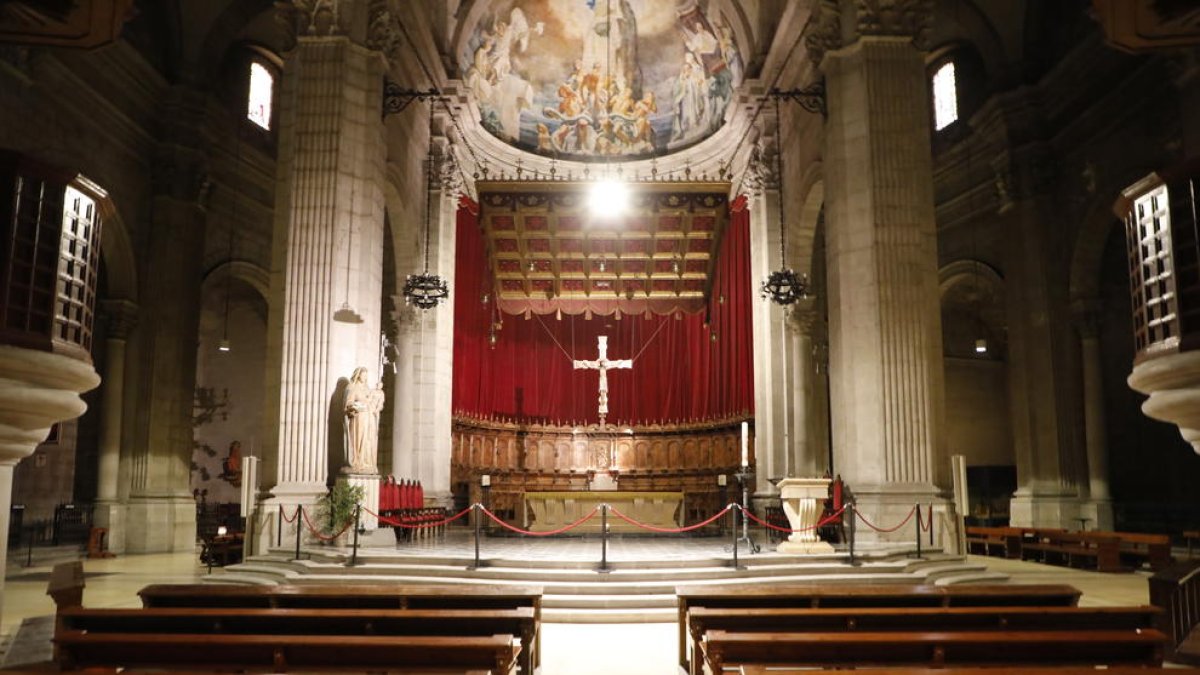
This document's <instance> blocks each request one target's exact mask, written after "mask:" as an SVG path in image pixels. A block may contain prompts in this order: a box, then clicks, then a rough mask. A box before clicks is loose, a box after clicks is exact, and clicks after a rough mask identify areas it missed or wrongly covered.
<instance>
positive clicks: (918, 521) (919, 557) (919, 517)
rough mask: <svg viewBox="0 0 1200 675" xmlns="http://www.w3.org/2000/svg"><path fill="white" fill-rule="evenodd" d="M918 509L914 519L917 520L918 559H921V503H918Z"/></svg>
mask: <svg viewBox="0 0 1200 675" xmlns="http://www.w3.org/2000/svg"><path fill="white" fill-rule="evenodd" d="M916 511H917V517H916V518H914V520H916V521H917V559H918V560H920V559H921V505H920V504H917V505H916Z"/></svg>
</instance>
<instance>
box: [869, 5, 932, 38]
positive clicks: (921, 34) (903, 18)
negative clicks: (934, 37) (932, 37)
mask: <svg viewBox="0 0 1200 675" xmlns="http://www.w3.org/2000/svg"><path fill="white" fill-rule="evenodd" d="M857 4H858V8H857V13H858V16H857V17H856V18H857V22H856V29H857V31H858V34H859V35H860V36H862V35H887V36H900V37H911V38H912V39H913V42H914V43H915V44H916V45H917V46H918V47H921V46H922V45H924V44H925V43H926V42H927V41H928V37H929V31H930V29H931V28H932V27H933V0H858V3H857Z"/></svg>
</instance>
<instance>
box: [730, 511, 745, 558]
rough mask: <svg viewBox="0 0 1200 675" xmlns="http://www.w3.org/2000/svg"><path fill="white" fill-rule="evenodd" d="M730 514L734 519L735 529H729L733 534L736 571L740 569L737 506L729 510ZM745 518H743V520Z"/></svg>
mask: <svg viewBox="0 0 1200 675" xmlns="http://www.w3.org/2000/svg"><path fill="white" fill-rule="evenodd" d="M729 512H730V513H731V514H732V518H733V521H732V524H733V527H731V528H729V529H730V530H731V531H732V532H733V569H735V570H736V569H739V568H738V558H737V545H738V522H737V519H738V508H737V506H732V507H731V508H730V509H729ZM744 517H745V516H743V518H744Z"/></svg>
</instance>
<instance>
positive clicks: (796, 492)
mask: <svg viewBox="0 0 1200 675" xmlns="http://www.w3.org/2000/svg"><path fill="white" fill-rule="evenodd" d="M778 487H779V499H780V501H782V502H783V512H784V513H785V514H787V519H788V524H789V525H790V526H791V528H792V529H793V530H801V531H800V532H793V533H792V535H791V536H790V537H788V538H787V539H785V540H784V541H782V542H780V544H779V547H778V548H776V550H777V551H779V552H780V553H833V547H832V546H830V545H829V543H828V542H824V541H821V540H820V539H819V538H818V537H817V530H816V528H815V527H814V526H815V525H816V524H817V521H818V520H819V519H820V517H821V505H822V503H823V502H824V501H825V497H826V496H828V494H829V479H828V478H785V479H783V480H781V481H779V486H778Z"/></svg>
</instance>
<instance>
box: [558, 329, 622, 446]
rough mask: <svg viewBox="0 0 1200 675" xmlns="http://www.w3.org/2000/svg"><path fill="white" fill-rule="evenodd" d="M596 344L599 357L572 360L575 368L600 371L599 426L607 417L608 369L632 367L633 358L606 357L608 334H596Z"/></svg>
mask: <svg viewBox="0 0 1200 675" xmlns="http://www.w3.org/2000/svg"><path fill="white" fill-rule="evenodd" d="M596 341H597V342H598V343H599V344H598V345H597V346H598V347H599V349H600V358H598V359H596V360H595V361H573V362H572V363H574V365H575V370H599V371H600V426H604V418H606V417H608V371H609V369H610V368H633V360H631V359H614V360H612V361H610V360H609V359H608V336H607V335H600V336H597V338H596Z"/></svg>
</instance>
